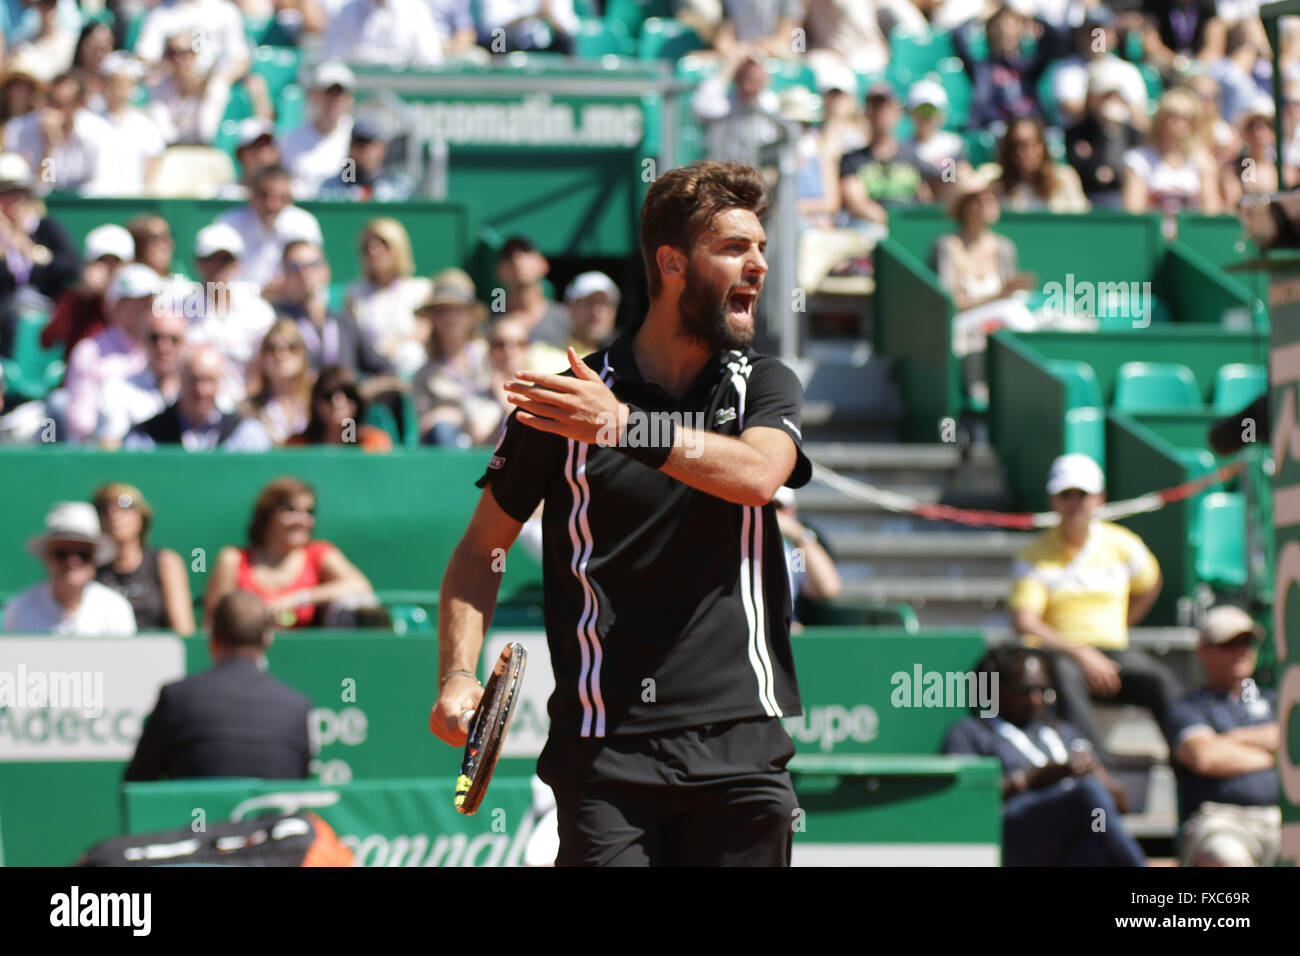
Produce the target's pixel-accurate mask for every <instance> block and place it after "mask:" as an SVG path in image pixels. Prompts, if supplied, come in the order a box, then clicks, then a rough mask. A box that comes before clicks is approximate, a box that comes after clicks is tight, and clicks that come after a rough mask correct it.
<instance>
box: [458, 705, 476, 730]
mask: <svg viewBox="0 0 1300 956" xmlns="http://www.w3.org/2000/svg"><path fill="white" fill-rule="evenodd" d="M473 719H474V711H472V710H462V711H461V712H460V721H459V723H460V729H461V731H462V732H464V733H469V722H470V721H471V720H473Z"/></svg>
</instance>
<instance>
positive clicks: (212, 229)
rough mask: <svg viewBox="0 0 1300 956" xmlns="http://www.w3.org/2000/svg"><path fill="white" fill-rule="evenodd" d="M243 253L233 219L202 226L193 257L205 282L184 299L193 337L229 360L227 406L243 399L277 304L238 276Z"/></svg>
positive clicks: (224, 391)
mask: <svg viewBox="0 0 1300 956" xmlns="http://www.w3.org/2000/svg"><path fill="white" fill-rule="evenodd" d="M243 258H244V241H243V239H241V238H240V236H239V233H237V232H236V231H235V230H234V229H233V228H231V227H230V226H229V225H228V224H226V223H223V222H219V221H218V222H214V223H213V224H212V225H210V226H205V227H204V228H202V229H200V230H199V234H198V236H197V237H196V238H195V240H194V261H195V264H196V265H197V266H198V273H199V278H200V280H201V282H200V283H199V284H198V285H195V286H193V287H191V288H190V289H189V291H188V294H187V295H186V298H185V304H184V310H185V314H186V315H187V316H189V317H190V323H191V328H190V332H189V335H188V339H189V341H190V342H192V343H195V344H198V343H207V344H209V345H211V346H213V347H214V348H215V349H216V350H217V351H218V352H220V353H221V356H222V358H223V359H224V360H225V373H224V376H223V379H222V383H221V402H222V405H223V406H224V407H226V408H233V407H234V406H235V405H237V404H238V403H239V402H241V401H243V400H244V397H245V395H246V394H247V392H246V387H247V382H248V376H249V372H250V370H251V368H252V363H253V359H254V358H255V357H256V355H257V352H258V349H259V348H260V347H261V345H262V340H263V339H264V338H265V337H266V333H267V331H268V330H269V329H270V328H271V324H272V323H273V322H274V321H275V310H274V309H272V308H271V306H270V304H269V303H268V302H267V301H266V300H265V299H263V298H262V297H261V296H260V295H258V294H257V291H256V289H257V287H256V286H255V285H254V284H252V283H250V282H245V281H240V280H239V279H238V278H237V276H238V275H239V274H240V271H241V270H240V266H241V263H242V261H243Z"/></svg>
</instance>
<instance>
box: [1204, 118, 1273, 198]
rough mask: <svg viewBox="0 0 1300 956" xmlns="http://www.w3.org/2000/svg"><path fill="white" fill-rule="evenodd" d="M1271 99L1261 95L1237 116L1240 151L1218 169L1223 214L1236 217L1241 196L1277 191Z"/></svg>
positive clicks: (1269, 193) (1268, 193)
mask: <svg viewBox="0 0 1300 956" xmlns="http://www.w3.org/2000/svg"><path fill="white" fill-rule="evenodd" d="M1275 115H1276V109H1275V107H1274V106H1273V97H1271V96H1269V95H1268V94H1267V93H1260V94H1259V95H1258V96H1256V97H1255V99H1254V100H1252V101H1251V103H1250V105H1249V106H1247V107H1246V108H1245V109H1243V110H1242V111H1241V113H1240V115H1239V116H1238V117H1237V128H1238V129H1239V130H1240V132H1241V143H1242V145H1241V152H1240V153H1239V154H1238V155H1237V157H1236V158H1235V159H1233V160H1231V161H1229V162H1226V163H1224V164H1223V165H1222V166H1221V167H1219V188H1220V190H1221V191H1222V192H1223V205H1224V211H1226V212H1230V213H1233V214H1235V213H1236V212H1237V207H1238V206H1240V205H1241V199H1242V197H1243V196H1250V195H1271V194H1273V193H1276V192H1277V191H1278V188H1279V183H1278V175H1277V135H1276V133H1275V131H1274V129H1273V118H1274V116H1275Z"/></svg>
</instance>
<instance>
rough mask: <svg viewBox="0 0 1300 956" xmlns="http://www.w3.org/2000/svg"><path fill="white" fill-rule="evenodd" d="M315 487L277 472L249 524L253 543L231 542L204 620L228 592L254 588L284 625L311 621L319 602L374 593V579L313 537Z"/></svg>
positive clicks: (221, 557)
mask: <svg viewBox="0 0 1300 956" xmlns="http://www.w3.org/2000/svg"><path fill="white" fill-rule="evenodd" d="M315 527H316V493H315V491H313V490H312V488H311V486H310V485H308V484H306V483H305V482H302V481H299V480H298V479H297V478H277V479H276V480H275V481H273V482H271V483H270V484H269V485H267V486H266V487H265V488H264V489H262V493H261V494H260V495H259V496H258V498H257V504H256V505H255V506H254V508H253V520H252V522H251V523H250V524H249V526H248V547H246V548H236V547H234V546H227V547H224V548H222V549H221V553H220V554H219V555H218V556H217V565H216V568H215V569H214V571H213V573H212V578H211V580H210V581H209V584H208V593H207V595H206V597H205V599H204V605H205V614H204V622H205V624H208V623H210V622H211V620H212V611H213V609H214V608H215V607H216V606H217V602H218V601H220V600H221V599H222V598H223V597H224V596H225V595H226V594H229V593H230V592H231V591H234V590H245V591H252V592H253V593H254V594H257V595H259V596H260V597H261V598H262V599H263V600H264V601H265V602H266V604H267V607H268V608H269V610H270V611H271V613H272V614H273V615H274V617H275V619H276V622H277V623H278V625H279V626H280V627H285V628H288V627H306V626H308V625H310V624H311V623H312V622H313V621H314V620H315V617H316V608H317V606H318V605H325V604H329V603H331V602H333V601H338V600H340V599H343V598H364V597H367V596H370V595H372V594H373V592H374V589H373V588H372V587H371V586H370V581H369V580H367V578H366V576H365V575H364V574H362V573H361V572H360V571H359V570H358V569H357V568H356V566H355V565H353V564H352V562H350V561H349V560H348V559H347V558H345V557H344V556H343V552H342V551H340V550H339V549H338V548H336V547H334V545H332V544H330V543H329V542H328V541H313V540H312V537H311V534H312V530H313V529H314V528H315Z"/></svg>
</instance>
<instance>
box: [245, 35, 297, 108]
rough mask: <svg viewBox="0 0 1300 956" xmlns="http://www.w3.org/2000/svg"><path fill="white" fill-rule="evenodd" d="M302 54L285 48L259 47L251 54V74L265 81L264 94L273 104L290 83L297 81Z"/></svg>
mask: <svg viewBox="0 0 1300 956" xmlns="http://www.w3.org/2000/svg"><path fill="white" fill-rule="evenodd" d="M301 66H302V54H301V53H300V52H298V51H297V50H294V49H290V48H287V47H274V46H260V47H258V48H257V50H256V51H254V53H253V65H252V67H251V70H252V72H254V73H256V74H257V75H258V76H260V77H262V79H264V80H266V92H267V94H268V95H269V96H270V97H271V102H272V103H274V102H275V101H276V100H277V99H278V98H279V96H280V93H281V92H282V91H283V90H284V88H285V87H286V86H288V85H289V84H290V83H293V82H295V81H296V80H297V79H298V70H299V68H300V67H301Z"/></svg>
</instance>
